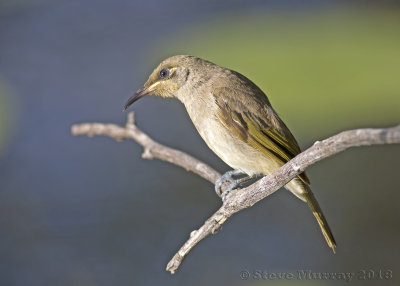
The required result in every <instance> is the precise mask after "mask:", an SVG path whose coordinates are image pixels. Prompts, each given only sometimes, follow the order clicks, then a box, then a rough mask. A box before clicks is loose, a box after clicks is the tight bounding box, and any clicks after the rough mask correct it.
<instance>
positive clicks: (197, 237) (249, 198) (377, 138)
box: [71, 112, 400, 274]
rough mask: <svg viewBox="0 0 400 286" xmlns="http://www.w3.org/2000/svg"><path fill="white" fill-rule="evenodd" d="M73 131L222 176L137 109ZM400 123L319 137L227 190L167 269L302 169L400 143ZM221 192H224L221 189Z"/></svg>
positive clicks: (213, 177) (206, 176) (172, 269)
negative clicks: (167, 142) (121, 119)
mask: <svg viewBox="0 0 400 286" xmlns="http://www.w3.org/2000/svg"><path fill="white" fill-rule="evenodd" d="M71 133H72V135H75V136H77V135H87V136H89V137H94V136H98V135H104V136H108V137H111V138H114V139H115V140H117V141H122V140H124V139H131V140H133V141H136V142H137V143H138V144H139V145H141V146H142V147H143V148H144V151H143V153H142V158H143V159H159V160H163V161H167V162H169V163H172V164H175V165H178V166H180V167H182V168H184V169H186V170H187V171H191V172H193V173H195V174H197V175H199V176H200V177H202V178H204V179H206V180H208V181H209V182H211V183H212V184H215V182H216V180H217V179H218V178H219V177H220V176H221V174H220V173H218V172H217V171H215V170H214V169H213V168H211V167H210V166H209V165H207V164H205V163H203V162H201V161H199V160H198V159H196V158H194V157H192V156H190V155H188V154H186V153H184V152H182V151H179V150H176V149H172V148H170V147H167V146H164V145H162V144H160V143H158V142H156V141H154V140H153V139H151V138H150V137H149V136H148V135H147V134H145V133H144V132H143V131H141V130H140V129H138V127H137V126H136V124H135V117H134V113H133V112H130V113H129V114H128V118H127V122H126V125H125V127H122V126H119V125H116V124H102V123H81V124H75V125H73V126H72V127H71ZM399 143H400V125H397V126H394V127H389V128H374V129H372V128H363V129H355V130H348V131H343V132H341V133H339V134H337V135H334V136H332V137H329V138H327V139H325V140H322V141H316V142H315V143H314V144H313V145H312V146H311V147H310V148H308V149H307V150H305V151H304V152H302V153H300V154H299V155H297V156H296V157H295V158H293V159H292V160H290V161H289V162H287V163H286V164H285V165H283V166H282V167H281V168H279V169H278V170H276V171H275V172H273V173H272V174H269V175H268V176H265V177H263V178H262V179H260V180H258V181H257V182H255V183H253V184H252V185H250V186H248V187H246V188H242V189H238V190H235V191H234V192H230V193H228V194H227V196H226V198H225V201H224V202H223V204H222V206H221V207H220V208H219V209H218V210H217V211H216V212H215V213H214V214H213V215H212V216H211V217H210V218H209V219H207V220H206V221H205V222H204V224H203V225H202V226H201V227H200V228H199V229H197V230H194V231H192V232H191V233H190V236H189V239H188V240H187V241H186V242H185V243H184V244H183V246H182V247H181V248H180V249H179V250H178V252H177V253H176V254H175V255H174V256H173V257H172V259H171V260H170V262H169V263H168V264H167V267H166V270H167V271H169V272H171V274H174V273H175V272H176V271H177V270H178V268H179V266H180V265H181V263H182V262H183V260H184V258H185V257H186V256H187V255H188V254H189V252H190V251H191V249H192V248H193V247H194V246H195V245H197V244H198V243H199V242H200V241H202V240H203V239H204V238H206V237H207V236H209V235H210V234H214V233H216V232H217V231H218V230H219V229H220V228H221V226H222V225H223V224H224V223H225V222H226V221H227V220H228V219H229V218H230V217H231V216H232V215H233V214H235V213H237V212H239V211H241V210H243V209H245V208H248V207H251V206H253V205H254V204H255V203H257V202H259V201H260V200H262V199H264V198H266V197H267V196H269V195H271V194H272V193H274V192H275V191H277V190H278V189H279V188H281V187H283V186H284V185H285V184H286V183H288V182H289V181H290V180H292V179H293V178H294V177H296V176H297V175H298V174H300V173H302V172H303V171H304V170H305V169H306V168H307V167H309V166H310V165H312V164H314V163H316V162H318V161H320V160H322V159H324V158H327V157H330V156H332V155H335V154H337V153H339V152H342V151H344V150H346V149H348V148H350V147H359V146H370V145H381V144H399ZM217 195H218V196H220V194H218V193H217Z"/></svg>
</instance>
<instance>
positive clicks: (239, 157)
mask: <svg viewBox="0 0 400 286" xmlns="http://www.w3.org/2000/svg"><path fill="white" fill-rule="evenodd" d="M146 95H154V96H160V97H163V98H176V99H178V100H179V101H181V102H182V103H183V105H184V106H185V108H186V110H187V113H188V114H189V117H190V119H191V120H192V122H193V124H194V126H195V128H196V129H197V131H198V133H199V134H200V136H201V137H202V138H203V140H204V141H205V143H206V144H207V146H208V147H209V148H210V149H211V150H212V151H213V152H214V153H215V154H216V155H217V156H218V157H219V158H221V159H222V160H223V161H224V162H225V163H226V164H227V165H229V166H230V167H231V168H232V170H231V171H228V172H226V173H225V174H224V175H222V176H221V178H220V179H218V180H217V182H216V184H215V185H216V189H221V188H222V187H221V186H222V184H223V183H224V182H229V183H230V185H229V187H228V188H227V190H225V191H224V193H223V197H224V196H225V195H226V191H228V190H229V191H232V189H234V188H236V187H237V185H239V184H242V183H243V182H245V181H247V180H248V179H250V178H254V177H257V176H265V175H268V174H270V173H272V172H273V171H275V170H277V169H278V168H280V167H281V166H283V165H284V164H285V163H286V162H288V161H289V160H290V159H292V158H294V157H295V156H296V155H297V154H299V153H300V152H301V150H300V147H299V145H298V143H297V141H296V139H295V138H294V136H293V135H292V133H291V132H290V130H289V128H288V127H287V126H286V125H285V123H284V122H283V121H282V119H281V118H280V117H279V116H278V114H277V112H276V111H275V110H274V109H273V108H272V106H271V103H270V101H269V99H268V97H267V95H266V94H265V93H264V92H263V91H262V90H261V89H260V88H259V87H258V86H257V85H256V84H255V83H253V82H252V81H251V80H250V79H248V78H247V77H245V76H244V75H242V74H240V73H238V72H236V71H233V70H231V69H228V68H224V67H221V66H219V65H217V64H214V63H212V62H210V61H207V60H204V59H201V58H198V57H195V56H191V55H175V56H171V57H168V58H166V59H165V60H163V61H162V62H161V63H160V64H159V65H158V66H157V67H156V68H155V69H154V71H153V72H152V73H151V74H150V76H149V78H148V80H147V81H146V82H145V84H144V85H143V87H142V88H140V89H139V90H138V91H137V92H136V93H134V95H133V96H131V97H130V98H129V99H128V101H127V102H126V104H125V106H124V110H126V109H127V108H128V107H129V106H130V105H132V104H133V103H134V102H135V101H137V100H138V99H140V98H142V97H144V96H146ZM237 175H244V176H245V178H244V179H243V178H242V179H234V177H235V176H237ZM285 188H286V189H287V190H289V191H290V192H292V193H293V194H294V195H295V196H296V197H298V198H299V199H301V200H302V201H304V202H306V203H307V204H308V206H309V207H310V209H311V211H312V213H313V215H314V216H315V218H316V220H317V222H318V224H319V227H320V229H321V231H322V234H323V236H324V238H325V240H326V242H327V244H328V246H329V247H330V248H331V249H332V250H333V252H334V253H335V248H336V242H335V239H334V237H333V234H332V231H331V229H330V227H329V225H328V222H327V220H326V218H325V216H324V214H323V213H322V210H321V208H320V206H319V204H318V201H317V200H316V198H315V196H314V194H313V193H312V191H311V188H310V181H309V179H308V177H307V175H306V174H305V173H304V172H303V173H301V174H300V175H298V176H297V177H295V178H294V179H292V180H291V181H290V182H289V183H287V184H286V185H285Z"/></svg>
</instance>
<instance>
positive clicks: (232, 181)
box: [215, 170, 253, 201]
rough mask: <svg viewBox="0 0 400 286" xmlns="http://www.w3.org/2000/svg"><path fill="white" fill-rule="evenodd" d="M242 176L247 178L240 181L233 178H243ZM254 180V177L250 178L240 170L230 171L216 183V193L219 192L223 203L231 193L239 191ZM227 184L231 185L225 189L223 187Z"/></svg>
mask: <svg viewBox="0 0 400 286" xmlns="http://www.w3.org/2000/svg"><path fill="white" fill-rule="evenodd" d="M241 175H245V177H243V178H240V179H234V178H233V177H234V176H241ZM252 178H253V177H252V176H248V175H247V174H246V173H244V172H242V171H240V170H231V171H228V172H226V173H225V174H223V175H222V176H221V177H220V178H219V179H218V180H217V181H216V182H215V191H216V192H217V194H219V195H220V196H221V199H222V201H225V198H226V196H227V195H228V193H229V192H230V191H232V190H234V189H237V187H238V186H240V185H241V184H243V183H246V182H248V181H249V180H250V179H252ZM226 183H229V185H228V186H227V187H226V188H224V189H223V188H222V187H223V185H225V184H226Z"/></svg>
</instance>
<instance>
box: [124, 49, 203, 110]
mask: <svg viewBox="0 0 400 286" xmlns="http://www.w3.org/2000/svg"><path fill="white" fill-rule="evenodd" d="M199 60H200V59H198V58H196V57H193V56H186V55H178V56H173V57H170V58H167V59H165V60H164V61H162V62H161V63H160V64H159V65H158V67H156V68H155V69H154V71H153V72H152V73H151V75H150V76H149V78H148V80H147V81H146V83H145V84H144V85H143V87H142V88H141V89H139V90H138V91H137V92H136V93H135V94H134V95H133V96H132V97H130V98H129V99H128V101H127V102H126V104H125V107H124V110H126V109H127V108H128V107H129V106H130V105H131V104H132V103H134V102H135V101H137V100H138V99H140V98H142V97H143V96H146V95H156V96H161V97H176V94H177V91H178V90H179V89H181V88H182V87H183V86H185V85H186V83H187V82H188V79H189V75H190V73H191V68H190V67H192V66H193V65H196V62H197V61H199Z"/></svg>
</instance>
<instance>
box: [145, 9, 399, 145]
mask: <svg viewBox="0 0 400 286" xmlns="http://www.w3.org/2000/svg"><path fill="white" fill-rule="evenodd" d="M238 16H239V14H237V15H236V14H231V15H224V16H221V17H220V19H218V20H213V21H209V22H207V23H206V24H204V25H200V27H197V28H195V29H193V30H189V31H186V32H185V33H183V35H181V36H179V37H175V38H173V39H168V40H169V42H170V43H172V44H170V46H169V52H170V53H171V54H174V53H175V54H176V53H179V52H181V53H188V52H190V53H191V54H193V55H196V56H199V57H202V58H205V59H208V60H210V61H213V62H215V63H217V64H219V65H222V66H225V67H228V68H231V69H234V70H236V71H239V72H240V73H242V74H244V75H246V76H247V77H248V78H250V79H251V80H252V81H254V82H255V83H256V84H257V85H259V86H260V87H261V88H262V89H263V90H264V91H265V92H266V94H267V95H268V97H269V98H270V101H271V103H272V104H273V106H274V107H275V109H276V110H277V111H278V113H279V114H280V115H281V117H282V118H283V119H284V120H285V121H287V122H288V124H289V126H290V127H291V128H292V129H293V130H294V133H295V134H299V135H301V136H304V137H305V138H308V137H310V136H313V135H315V134H319V135H320V136H328V135H329V134H332V133H333V132H335V131H340V130H344V129H348V128H355V127H367V126H369V127H373V126H386V125H391V124H396V123H398V122H399V120H400V37H399V31H400V13H399V12H398V11H396V10H395V11H389V10H385V11H373V10H350V11H348V10H334V11H320V12H319V13H315V11H308V12H301V13H295V12H275V13H266V12H264V13H247V14H245V15H243V14H241V15H240V18H239V17H238ZM237 19H240V21H239V20H237ZM162 42H164V43H165V39H163V40H162ZM156 46H157V47H162V48H163V49H164V44H162V43H161V42H160V44H159V45H156ZM153 52H154V51H151V54H153ZM157 52H158V53H162V52H163V51H162V50H161V49H160V50H158V49H157ZM149 57H151V56H149Z"/></svg>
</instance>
